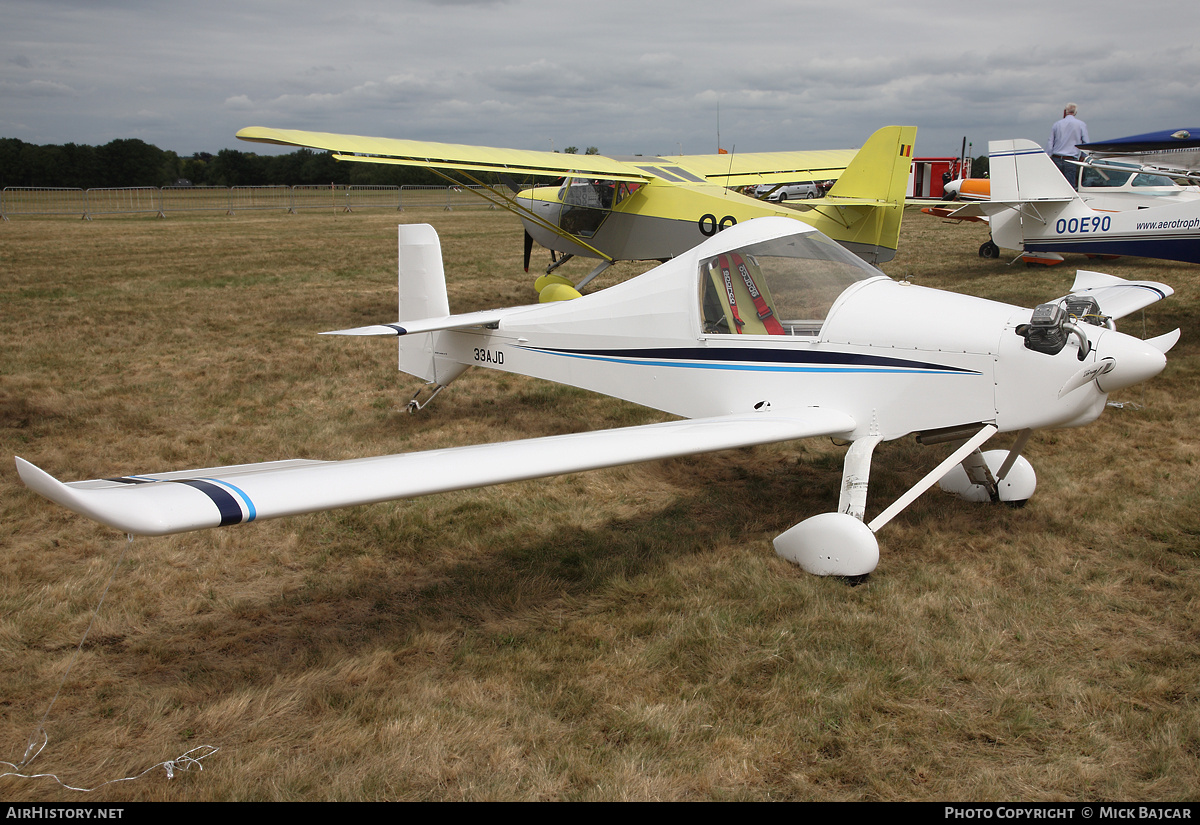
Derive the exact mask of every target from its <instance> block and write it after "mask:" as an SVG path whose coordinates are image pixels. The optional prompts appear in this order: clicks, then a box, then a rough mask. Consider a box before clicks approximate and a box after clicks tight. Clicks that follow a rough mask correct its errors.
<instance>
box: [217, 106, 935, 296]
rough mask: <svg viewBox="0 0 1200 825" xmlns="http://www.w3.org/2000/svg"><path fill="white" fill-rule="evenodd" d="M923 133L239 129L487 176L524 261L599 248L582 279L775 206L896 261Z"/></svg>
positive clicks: (590, 253) (370, 158) (355, 157)
mask: <svg viewBox="0 0 1200 825" xmlns="http://www.w3.org/2000/svg"><path fill="white" fill-rule="evenodd" d="M916 135H917V129H916V127H915V126H886V127H884V128H882V129H880V130H879V131H877V132H876V133H875V134H873V135H872V136H871V137H870V138H869V139H868V140H867V142H866V143H865V144H863V147H862V149H860V150H858V151H857V152H855V151H854V150H853V149H839V150H827V151H805V152H759V153H753V154H742V155H730V154H717V155H680V156H677V157H673V158H660V157H643V156H635V157H619V158H617V157H611V158H610V157H605V156H602V155H569V154H559V153H557V152H544V151H531V150H521V149H495V148H490V147H486V146H466V145H461V144H451V143H431V142H427V141H417V140H396V139H391V138H375V137H359V136H355V135H336V134H329V133H325V132H306V131H299V130H294V129H270V128H265V127H259V126H252V127H249V128H246V129H242V130H241V131H240V132H238V133H237V136H238V137H239V138H241V139H242V140H247V141H253V142H258V143H277V144H281V145H284V146H303V147H311V148H314V149H325V150H328V151H332V152H334V157H335V158H337V159H338V160H347V161H360V162H367V163H393V164H400V165H403V166H418V167H422V168H425V169H430V170H432V171H433V172H435V173H437V174H440V175H443V176H444V177H447V179H448V180H453V179H451V178H449V176H448V175H447V172H449V171H454V172H457V173H459V174H460V175H461V176H463V177H465V178H466V179H467V180H469V181H471V182H472V183H475V184H478V185H479V186H480V187H481V188H480V189H478V190H473V191H477V192H478V193H479V194H481V195H482V196H483V197H486V198H487V199H488V200H491V201H492V202H493V203H495V204H496V205H497V206H500V207H502V208H504V209H507V210H509V211H511V212H514V213H516V214H517V215H518V216H519V217H520V218H521V221H522V222H523V223H524V224H525V229H526V240H525V244H526V245H525V268H526V270H528V268H529V252H530V248H531V245H532V241H534V240H536V241H537V242H538V243H540V244H542V245H543V246H545V247H547V248H549V249H551V250H555V251H558V252H563V253H566V254H567V255H580V256H583V257H589V258H598V259H599V260H600V261H601V263H600V265H599V266H598V267H597V268H596V269H595V270H594V271H593V272H592V273H591V274H590V275H589V276H588V277H587V278H585V279H584V281H583V282H581V283H580V284H579V286H582V284H583V283H584V282H586V281H588V280H591V278H593V277H595V276H596V275H597V274H599V273H600V272H601V271H603V270H604V269H605V268H606V267H607V266H608V265H610V264H612V263H614V262H616V261H639V260H667V259H669V258H673V257H675V256H676V255H679V254H681V253H683V252H685V251H687V250H689V249H691V248H692V247H693V246H695V245H696V244H698V243H699V242H701V241H702V240H704V239H705V238H706V237H711V236H712V235H714V234H716V233H717V232H719V231H720V230H722V229H725V228H727V227H729V226H732V225H734V224H736V223H739V222H741V221H746V220H749V219H751V218H759V217H764V216H768V215H782V216H786V217H792V218H797V219H799V220H801V221H803V222H805V223H807V224H810V225H812V226H814V227H816V228H817V229H819V230H820V231H821V232H823V233H825V234H826V235H828V236H829V237H831V238H833V239H834V240H836V241H838V242H839V243H841V244H842V245H843V246H845V247H846V248H848V249H850V250H851V251H853V252H855V253H857V254H858V255H859V256H860V257H862V258H863V259H865V260H866V261H867V262H869V263H881V262H883V261H888V260H891V259H892V257H893V256H894V255H895V252H896V244H897V241H898V239H899V236H900V219H901V215H902V212H903V207H904V196H905V193H906V190H907V187H908V176H909V167H910V166H911V159H912V147H913V141H914V140H915V139H916ZM480 172H490V173H494V174H495V175H497V176H498V177H499V178H500V179H501V180H503V181H505V183H506V184H507V188H505V187H500V186H492V185H488V184H485V183H483V181H482V180H480V179H479V177H478V176H477V175H478V173H480ZM529 175H533V176H540V175H545V176H553V177H563V178H565V179H564V181H563V182H562V184H561V185H557V186H542V187H535V188H531V189H525V190H520V188H519V187H518V186H517V185H516V184H515V182H513V178H514V177H515V176H529ZM829 179H836V183H835V184H834V186H833V187H832V188H831V189H830V190H829V193H828V194H827V195H826V196H825V197H824V198H820V199H815V200H805V201H794V202H785V203H778V204H776V203H768V202H766V201H762V200H757V199H755V198H751V197H746V196H744V195H741V194H738V193H737V192H735V191H732V188H733V187H736V188H743V187H749V186H753V185H758V184H780V185H781V184H784V183H790V182H793V181H803V180H829ZM454 182H455V183H457V182H458V181H457V180H455V181H454ZM509 190H511V191H509Z"/></svg>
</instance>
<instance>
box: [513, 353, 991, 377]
mask: <svg viewBox="0 0 1200 825" xmlns="http://www.w3.org/2000/svg"><path fill="white" fill-rule="evenodd" d="M524 349H527V350H532V351H534V352H542V353H546V354H548V355H563V356H566V357H569V358H583V359H587V360H593V361H610V362H615V363H620V364H637V365H641V366H659V367H690V368H693V369H710V370H747V371H758V372H876V373H889V372H904V373H913V372H921V373H947V374H957V375H979V374H980V373H979V371H978V370H971V369H965V368H962V367H953V366H947V365H945V364H934V363H932V362H928V361H910V360H908V359H905V358H889V357H886V356H881V355H861V354H857V353H848V352H828V351H815V352H809V351H803V350H780V349H757V348H755V349H751V348H743V347H662V348H653V347H651V348H644V349H555V348H549V347H524Z"/></svg>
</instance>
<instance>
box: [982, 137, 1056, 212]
mask: <svg viewBox="0 0 1200 825" xmlns="http://www.w3.org/2000/svg"><path fill="white" fill-rule="evenodd" d="M988 168H989V170H990V175H991V179H992V180H991V188H992V200H993V201H1047V200H1049V201H1062V200H1074V199H1075V198H1077V197H1078V193H1077V192H1076V191H1075V188H1074V187H1073V186H1071V184H1070V183H1069V182H1068V181H1067V179H1066V178H1064V177H1063V175H1062V173H1061V172H1059V171H1058V167H1056V166H1055V165H1054V162H1053V161H1052V160H1050V156H1049V155H1047V154H1046V153H1045V152H1044V151H1042V148H1041V147H1040V146H1038V145H1037V144H1036V143H1034V142H1033V141H1032V140H993V141H991V142H989V143H988Z"/></svg>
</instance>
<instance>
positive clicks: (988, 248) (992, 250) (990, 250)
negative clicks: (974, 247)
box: [979, 240, 1000, 258]
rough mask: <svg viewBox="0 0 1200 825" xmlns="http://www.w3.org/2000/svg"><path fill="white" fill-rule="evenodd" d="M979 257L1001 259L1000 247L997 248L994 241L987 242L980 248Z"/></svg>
mask: <svg viewBox="0 0 1200 825" xmlns="http://www.w3.org/2000/svg"><path fill="white" fill-rule="evenodd" d="M979 257H981V258H999V257H1000V247H998V246H996V244H995V243H993V242H992V241H990V240H989V241H986V242H985V243H984V244H983V245H982V246H980V247H979Z"/></svg>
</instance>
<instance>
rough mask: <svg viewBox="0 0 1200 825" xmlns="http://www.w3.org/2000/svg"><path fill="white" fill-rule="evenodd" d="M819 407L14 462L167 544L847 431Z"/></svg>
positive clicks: (44, 486)
mask: <svg viewBox="0 0 1200 825" xmlns="http://www.w3.org/2000/svg"><path fill="white" fill-rule="evenodd" d="M854 427H855V422H854V419H853V418H851V417H850V416H849V415H846V414H845V413H841V412H838V411H836V410H829V409H823V408H820V407H808V408H802V409H798V410H793V411H791V412H787V413H784V412H778V411H768V412H754V413H745V414H736V415H727V416H719V417H714V418H700V419H687V420H683V421H669V422H666V423H662V424H647V425H642V426H638V427H625V428H620V429H614V430H597V431H594V432H586V433H572V434H569V435H557V436H549V437H545V438H533V439H527V440H524V441H507V442H501V443H497V444H479V445H474V446H468V447H453V448H449V449H442V450H429V451H426V452H417V453H401V454H399V455H390V456H379V457H375V458H359V459H351V460H347V461H314V460H307V459H295V460H290V461H272V462H268V463H265V464H241V465H236V466H230V467H211V468H207V469H202V470H190V471H184V472H172V473H156V474H149V475H131V476H122V477H119V478H107V479H95V480H92V481H76V482H72V483H69V484H64V483H62V482H60V481H58V480H57V479H55V478H54V477H53V476H51V475H49V474H48V473H46V472H44V471H42V470H40V469H38V468H37V467H35V466H34V465H33V464H30V463H29V462H28V461H25V460H23V459H21V458H19V457H18V458H17V459H16V462H17V472H18V473H19V474H20V476H21V480H22V481H24V482H25V485H26V486H27V487H29V489H31V490H33V491H35V492H37V493H40V494H41V495H43V496H45V497H46V498H48V499H50V500H51V501H54V502H57V503H58V504H61V505H62V506H64V507H66V508H68V509H70V510H73V511H75V512H76V513H79V514H81V515H84V516H87V517H88V518H91V519H94V520H96V521H99V522H101V523H103V524H107V525H108V526H110V527H113V528H116V529H117V530H121V531H123V532H126V533H133V534H137V535H146V536H159V535H168V534H171V533H183V532H187V531H189V530H199V529H203V528H207V527H223V526H226V525H232V524H242V523H245V522H250V521H256V520H259V519H268V518H278V517H280V516H291V515H297V514H300V513H313V512H318V511H321V510H331V509H334V508H337V507H351V506H354V505H359V504H374V503H376V502H381V501H391V500H394V499H402V498H414V497H416V496H422V495H428V494H431V493H443V492H448V491H451V490H466V489H470V488H473V487H484V486H487V485H491V484H501V483H504V482H508V481H523V480H527V479H532V478H543V477H546V476H552V475H560V474H563V473H573V472H579V471H582V470H595V469H599V468H601V467H615V466H618V465H622V464H633V463H637V462H641V461H651V460H654V459H661V458H673V457H677V456H684V455H693V454H696V453H704V452H710V451H714V450H727V449H731V448H734V447H747V446H751V445H755V444H768V443H772V442H777V441H789V440H791V439H795V438H808V437H812V436H821V435H837V434H840V433H847V432H849V431H851V430H853V429H854Z"/></svg>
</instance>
